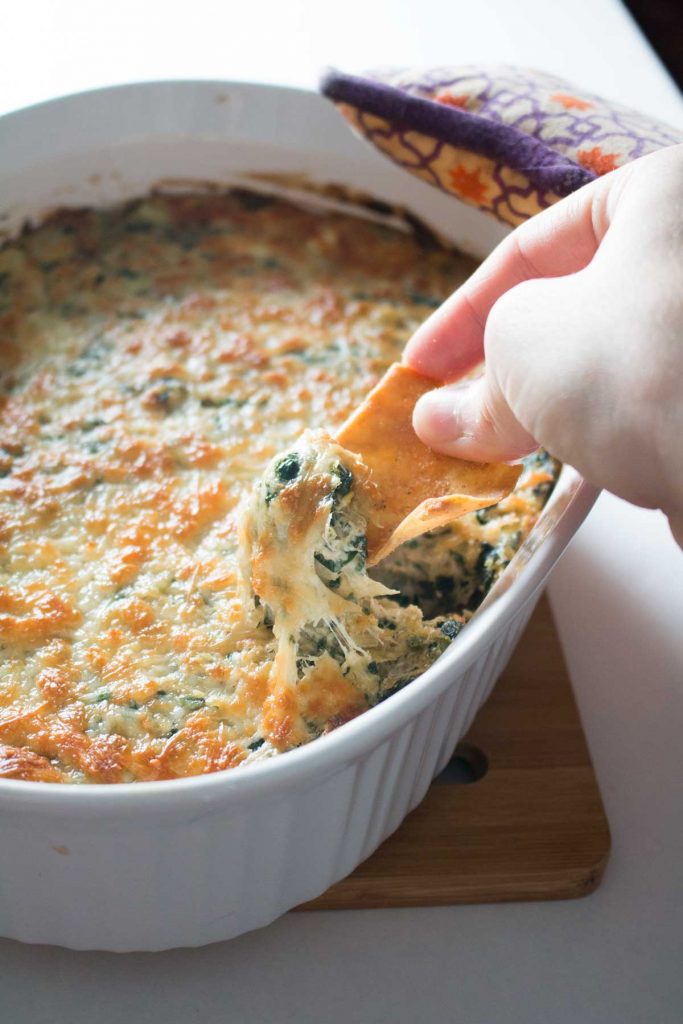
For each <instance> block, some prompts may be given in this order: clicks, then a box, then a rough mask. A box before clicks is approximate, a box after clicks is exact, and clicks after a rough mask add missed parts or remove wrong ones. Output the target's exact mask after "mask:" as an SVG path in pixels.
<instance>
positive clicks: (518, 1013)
mask: <svg viewBox="0 0 683 1024" xmlns="http://www.w3.org/2000/svg"><path fill="white" fill-rule="evenodd" d="M0 10H1V12H2V34H1V35H0V39H1V41H2V55H1V58H0V112H4V111H6V110H10V109H13V108H15V107H18V106H22V105H25V104H28V103H32V102H36V101H38V100H41V99H45V98H48V97H51V96H55V95H58V94H63V93H66V92H71V91H75V90H79V89H84V88H91V87H93V86H97V85H104V84H110V83H113V82H122V81H130V80H135V79H137V80H143V79H153V78H198V77H199V78H226V79H231V78H232V79H247V80H252V81H268V82H282V83H286V84H294V85H308V86H314V84H315V81H316V78H317V74H318V72H319V70H320V68H321V67H323V66H325V65H330V64H332V65H336V66H338V67H341V68H343V69H346V70H351V71H353V70H361V69H362V68H364V67H378V66H387V65H392V66H400V65H405V64H422V65H429V64H432V65H433V64H439V63H456V64H457V63H475V62H487V63H494V62H509V63H518V64H527V65H530V66H534V67H537V68H542V69H545V70H548V71H552V72H555V73H557V74H561V75H564V76H566V77H568V78H569V79H570V80H573V81H574V82H575V83H576V84H578V85H581V86H583V87H584V88H588V89H590V90H593V91H597V92H602V93H603V94H605V95H607V96H610V97H613V98H617V99H619V100H620V101H622V102H624V103H627V104H631V105H634V106H639V107H640V108H641V109H643V110H646V111H648V112H650V113H652V114H655V115H658V116H660V117H661V118H663V119H665V120H668V121H669V122H671V123H674V124H677V125H678V126H679V127H682V126H683V104H682V103H681V101H680V99H679V97H678V94H677V92H676V90H675V88H674V86H673V85H672V83H671V82H670V80H669V79H667V77H666V74H665V72H664V71H663V69H662V68H661V65H659V64H658V62H657V60H656V58H655V57H654V56H653V54H652V52H651V50H650V49H649V47H648V46H647V44H646V43H645V42H644V40H643V38H642V37H641V36H640V35H639V33H638V31H637V29H636V28H635V26H634V25H633V23H632V21H631V20H630V18H629V16H628V15H627V14H626V12H625V11H624V9H623V8H622V7H621V5H620V4H619V3H617V2H616V0H573V2H572V3H559V2H556V0H545V2H541V0H515V2H514V3H512V2H508V0H469V2H463V0H450V2H448V3H446V2H445V0H444V2H441V0H421V2H407V0H346V2H343V3H342V2H338V3H335V4H332V3H327V2H320V3H317V4H316V3H315V2H312V0H308V2H307V0H288V2H287V3H283V2H277V0H258V2H255V0H241V2H240V3H239V4H237V3H233V2H229V0H228V2H225V0H224V2H222V3H211V2H209V0H187V2H186V3H183V4H180V3H177V2H173V0H167V2H166V3H161V2H157V0H154V2H147V3H144V0H137V2H132V0H119V2H118V3H112V4H109V5H104V4H101V3H96V2H95V0H60V2H58V0H54V2H48V0H45V2H38V0H28V2H25V3H23V4H21V3H20V2H15V3H12V4H9V3H6V4H3V5H1V7H0ZM1 158H2V154H0V159H1ZM551 597H552V601H553V606H554V609H555V612H556V616H557V618H558V621H559V627H560V632H561V636H562V640H563V644H564V647H565V651H566V654H567V659H568V662H569V666H570V671H571V675H572V679H573V682H574V686H575V689H576V692H577V697H578V700H579V704H580V708H581V712H582V716H583V719H584V724H585V728H586V732H587V735H588V739H589V743H590V747H591V751H592V754H593V758H594V761H595V764H596V770H597V773H598V777H599V780H600V784H601V788H602V792H603V796H604V800H605V804H606V807H607V812H608V817H609V819H610V825H611V828H612V834H613V853H612V857H611V861H610V864H609V867H608V870H607V873H606V876H605V879H604V882H603V884H602V886H601V888H600V889H599V890H598V891H597V892H596V893H595V894H594V895H593V896H591V897H589V898H587V899H584V900H580V901H572V902H567V903H553V904H516V905H507V906H484V907H454V908H448V907H444V908H435V909H427V908H425V909H420V910H393V911H348V912H344V913H325V914H305V915H289V916H287V917H285V918H283V919H281V920H280V921H278V922H277V923H276V924H274V925H272V926H271V927H269V928H267V929H265V930H263V931H260V932H255V933H252V934H250V935H247V936H244V937H242V938H240V939H236V940H233V941H232V942H230V943H223V944H218V945H214V946H211V947H208V948H206V949H202V950H178V951H175V952H172V953H162V954H145V955H140V954H136V955H129V956H119V955H115V954H104V953H73V952H69V951H66V950H59V949H51V948H47V947H28V946H22V945H20V944H18V943H13V942H7V941H0V1021H2V1024H4V1022H5V1021H7V1022H9V1021H11V1022H12V1024H43V1022H45V1024H48V1022H49V1024H67V1022H68V1024H80V1022H86V1021H87V1022H88V1024H92V1021H93V1020H94V1021H96V1022H97V1024H110V1022H111V1024H114V1022H116V1024H120V1022H121V1021H130V1022H131V1024H142V1022H147V1021H151V1022H156V1021H163V1022H164V1024H180V1022H182V1024H190V1022H194V1021H202V1022H210V1024H213V1022H214V1021H230V1022H232V1021H236V1022H241V1021H245V1022H247V1021H248V1022H250V1024H258V1022H261V1021H268V1022H270V1021H273V1022H277V1024H279V1022H282V1024H285V1022H289V1021H291V1022H297V1024H308V1022H310V1024H314V1022H315V1024H336V1022H339V1024H342V1022H343V1024H354V1022H361V1024H375V1022H377V1024H379V1022H384V1021H386V1022H392V1024H414V1022H421V1024H432V1022H437V1021H439V1022H440V1021H444V1022H448V1024H450V1022H458V1024H460V1022H462V1024H498V1022H500V1024H537V1022H538V1024H541V1022H543V1024H546V1022H548V1024H612V1022H615V1024H616V1022H619V1024H640V1022H643V1024H645V1022H647V1024H674V1022H675V1024H679V1022H680V1021H681V1020H683V753H682V751H683V744H682V742H681V735H682V733H683V555H682V554H681V552H680V551H679V550H678V548H677V547H676V546H675V544H674V543H673V541H672V539H671V537H670V534H669V532H668V528H667V526H666V522H665V520H664V519H663V517H662V516H661V515H660V514H659V513H656V512H644V511H641V510H637V509H634V508H631V507H630V506H627V505H625V504H624V503H623V502H619V501H617V500H616V499H614V498H611V497H608V496H603V498H602V499H601V500H600V501H599V503H598V505H597V507H596V509H595V511H594V512H593V513H592V515H591V517H590V518H589V520H588V522H587V523H586V524H585V526H584V527H583V529H582V530H581V532H580V534H579V536H578V537H577V538H576V540H575V541H574V544H573V545H572V547H571V549H570V550H569V552H568V553H567V555H566V556H565V558H564V559H563V561H562V563H561V564H560V566H559V568H558V569H557V571H556V572H555V575H554V578H553V582H552V584H551ZM0 829H1V823H0ZM0 841H1V834H0Z"/></svg>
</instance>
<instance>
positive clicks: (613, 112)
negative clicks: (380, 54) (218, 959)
mask: <svg viewBox="0 0 683 1024" xmlns="http://www.w3.org/2000/svg"><path fill="white" fill-rule="evenodd" d="M321 91H322V93H323V95H325V96H327V97H328V98H329V99H331V100H332V101H333V102H334V103H335V104H336V106H337V108H338V109H339V110H340V112H341V113H342V114H343V116H344V117H345V118H346V119H347V120H348V121H349V123H350V124H351V126H352V128H353V129H354V130H355V131H356V132H357V133H358V134H359V135H361V136H362V137H363V138H365V139H367V140H368V141H369V142H371V143H372V144H373V145H374V146H376V147H377V149H379V150H380V151H381V152H382V153H384V154H385V155H386V156H388V157H390V158H391V159H392V160H394V161H395V162H396V163H398V164H399V165H400V166H401V167H403V168H405V169H406V170H408V171H410V172H411V173H413V174H416V175H417V176H418V177H419V178H422V179H423V180H424V181H427V182H429V183H430V184H432V185H436V186H438V187H439V188H441V189H443V190H444V191H445V192H449V193H451V194H453V195H455V196H457V197H458V198H459V199H461V200H463V201H464V202H466V203H469V204H470V205H472V206H476V207H478V208H479V209H480V210H483V211H484V212H486V213H488V214H491V215H492V216H494V217H496V218H497V219H498V220H500V221H503V222H504V223H506V224H512V225H515V224H519V223H520V222H521V221H523V220H526V219H528V218H529V217H531V216H533V214H534V213H537V212H538V211H539V210H542V209H544V208H545V207H547V206H549V205H550V204H551V203H554V202H557V200H558V199H562V198H563V197H564V196H566V195H569V193H570V192H574V191H575V190H576V189H577V188H580V187H581V186H582V185H585V184H587V183H588V182H590V181H593V180H594V179H595V178H597V177H598V176H599V175H601V174H606V173H607V172H608V171H612V170H614V169H615V168H617V167H621V166H622V165H623V164H625V163H628V162H629V161H630V160H635V159H637V158H638V157H640V156H645V154H647V153H651V152H653V151H654V150H657V149H661V148H663V147H664V146H672V145H675V144H676V143H678V142H683V133H681V132H679V131H676V129H674V128H670V127H668V126H667V125H665V124H662V123H660V122H658V121H655V120H653V119H652V118H649V117H647V116H646V115H644V114H640V113H638V112H637V111H635V110H629V109H627V108H626V107H622V106H620V105H619V104H617V103H612V102H611V101H608V100H604V99H601V98H600V97H599V96H594V95H592V94H590V93H587V92H584V91H583V90H577V89H575V88H574V87H573V86H571V85H570V84H568V83H567V82H565V81H563V80H562V79H559V78H554V77H553V76H551V75H547V74H543V73H541V72H538V71H528V70H525V69H523V68H515V67H499V68H479V67H461V68H436V69H432V70H427V71H390V72H378V73H375V72H372V73H369V74H368V75H364V76H361V77H358V76H354V75H346V74H342V73H341V72H338V71H334V70H332V71H329V72H327V73H326V75H325V76H324V78H323V80H322V82H321Z"/></svg>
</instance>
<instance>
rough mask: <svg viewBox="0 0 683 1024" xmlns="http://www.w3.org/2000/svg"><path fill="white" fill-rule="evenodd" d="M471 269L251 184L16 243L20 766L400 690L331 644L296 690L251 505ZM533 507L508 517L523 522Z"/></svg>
mask: <svg viewBox="0 0 683 1024" xmlns="http://www.w3.org/2000/svg"><path fill="white" fill-rule="evenodd" d="M472 269H473V264H472V262H471V261H469V260H467V259H465V258H464V257H462V256H458V255H457V254H453V253H447V252H442V251H438V250H427V249H424V248H421V246H420V245H419V244H418V242H417V241H415V240H414V239H413V238H411V237H408V236H405V235H402V234H400V233H398V232H396V231H393V230H388V229H387V228H385V227H382V226H378V225H374V224H369V223H365V222H362V221H359V220H357V219H355V218H352V217H347V216H341V215H329V214H325V215H321V214H318V213H315V212H310V211H305V210H302V209H299V208H297V207H295V206H293V205H290V204H288V203H286V202H281V201H271V200H268V199H264V198H263V197H260V196H254V195H252V194H249V193H233V194H227V195H212V196H183V197H179V196H176V197H154V198H149V199H144V200H141V201H138V202H135V203H132V204H129V205H128V206H126V207H125V208H120V209H113V210H108V211H61V212H60V213H58V214H56V215H55V216H53V217H52V218H51V219H49V220H48V221H47V222H46V223H45V224H43V225H42V226H41V227H39V228H37V229H35V230H32V231H28V232H26V233H25V234H24V235H23V236H22V237H21V238H20V239H19V240H17V241H16V242H13V243H11V244H9V245H7V246H6V247H5V248H4V249H2V250H0V647H1V649H2V652H1V653H2V661H1V663H0V775H4V776H6V777H12V778H21V779H29V780H30V779H34V780H47V781H61V782H121V781H137V780H157V779H168V778H174V777H178V776H185V775H192V774H199V773H203V772H210V771H217V770H222V769H226V768H231V767H234V766H236V765H241V764H245V763H248V762H249V761H251V760H252V759H254V758H258V757H263V756H270V755H271V754H273V753H275V752H276V751H278V750H281V749H286V748H287V747H289V746H292V745H294V744H296V743H299V742H304V741H305V740H307V739H309V738H311V737H313V736H315V735H317V734H319V733H320V732H324V731H326V730H327V729H329V728H332V727H334V726H335V725H338V724H339V723H340V722H342V721H344V720H346V719H347V718H348V717H351V716H352V715H354V714H357V713H358V711H359V710H362V708H363V707H365V706H367V705H368V703H371V702H372V701H373V700H374V699H375V698H376V699H379V698H380V697H381V696H383V695H385V694H386V693H387V692H389V688H390V687H389V686H384V687H380V686H378V685H377V684H376V683H375V684H374V689H373V683H372V680H370V679H369V678H366V677H369V676H373V673H372V672H366V673H365V675H363V682H364V685H363V686H360V688H359V686H358V683H357V680H356V679H355V678H352V679H350V678H349V677H348V675H344V673H343V671H342V672H340V660H339V654H338V652H337V651H332V652H331V653H330V652H329V651H324V652H317V653H316V656H315V658H313V657H309V659H308V660H309V661H310V662H311V663H310V664H307V665H306V667H304V665H303V663H302V664H301V665H300V666H299V667H298V668H297V670H296V684H295V689H296V693H295V697H294V698H293V696H292V688H291V687H289V690H283V691H282V693H278V694H275V696H274V691H273V686H272V680H273V664H274V659H275V657H276V655H277V652H278V650H279V648H280V642H279V640H278V638H277V637H276V636H275V635H274V633H273V628H272V623H270V621H269V620H268V619H267V618H266V617H265V616H264V614H262V612H263V609H261V613H259V610H258V608H255V607H254V602H253V597H252V595H251V594H249V593H248V591H247V590H245V585H244V580H243V579H242V576H241V573H240V570H239V557H238V531H239V525H238V521H239V511H240V509H241V508H242V503H243V502H244V500H246V498H245V496H246V495H248V494H249V493H250V492H251V489H252V487H253V483H254V481H255V480H257V479H258V478H259V477H260V476H261V474H262V473H263V472H264V470H265V469H266V467H267V466H268V464H269V462H270V460H272V459H273V457H274V456H275V455H276V453H277V452H279V451H281V450H283V449H286V448H287V447H288V446H291V445H292V444H294V442H295V441H296V439H297V438H298V437H299V436H300V434H301V431H302V429H304V428H306V427H308V426H319V427H320V426H322V427H325V428H326V429H328V430H330V431H334V429H335V428H336V427H338V426H339V425H340V424H341V423H342V422H343V421H344V419H345V418H346V417H347V416H348V414H349V412H350V411H351V410H352V409H353V408H354V407H355V406H356V405H358V404H359V402H360V401H361V399H362V398H363V396H364V395H365V394H366V393H367V391H368V390H369V389H370V388H371V387H372V386H373V385H374V384H375V383H376V381H377V380H378V379H379V377H380V376H381V374H382V373H383V371H384V370H385V369H386V367H387V366H388V365H389V364H390V363H391V362H393V361H395V360H396V359H397V358H398V357H399V355H400V352H401V349H402V347H403V345H404V343H405V341H406V340H407V338H408V337H409V336H410V334H411V333H412V332H413V331H414V329H415V328H416V327H417V326H418V324H419V323H420V322H421V321H422V319H424V316H425V315H426V313H427V312H428V310H429V308H431V307H434V306H436V305H438V304H439V302H440V301H441V300H442V299H443V298H444V297H445V296H446V295H447V294H448V293H450V291H451V290H452V289H453V288H454V287H456V286H457V285H458V284H459V283H460V282H461V281H462V280H463V279H464V278H465V277H466V276H467V275H468V274H469V273H470V272H471V270H472ZM520 501H521V502H522V504H523V506H524V509H525V508H526V504H525V503H524V499H523V497H522V498H520ZM534 514H535V510H534V509H532V511H531V513H530V514H529V515H528V516H526V512H525V511H524V510H523V509H522V510H521V511H516V512H515V511H512V510H511V516H512V518H511V519H510V522H511V523H512V524H513V525H514V524H515V523H516V522H519V523H522V522H523V524H524V525H520V526H519V528H518V531H517V532H518V533H519V534H520V535H521V533H522V532H523V530H524V529H526V528H527V526H528V523H529V522H531V520H532V519H533V515H534ZM525 516H526V518H525ZM515 517H517V518H515ZM468 518H469V517H468ZM461 529H463V530H466V524H464V525H463V526H462V527H461ZM510 529H512V526H511V527H510ZM515 529H517V527H515ZM449 543H450V541H449ZM487 543H488V541H487ZM437 547H438V545H437ZM430 557H433V558H435V559H436V558H437V557H440V556H437V555H436V554H435V553H433V554H432V555H430ZM395 564H396V565H398V563H395ZM399 570H400V571H399ZM417 571H418V569H417V563H416V562H415V563H414V564H412V565H411V566H410V568H409V570H408V568H406V567H403V568H401V567H400V566H399V568H398V569H397V572H398V575H401V573H403V576H404V577H405V579H406V580H408V579H409V578H410V579H412V574H413V573H415V572H417ZM323 575H324V574H323ZM385 582H386V581H385ZM369 585H370V584H368V586H369ZM373 586H375V587H378V586H379V584H374V585H373ZM387 586H388V587H392V586H393V584H392V583H391V582H389V583H388V584H387ZM377 594H380V591H379V590H378V591H377ZM371 599H372V601H379V602H389V598H387V597H382V596H381V595H380V596H372V597H371ZM390 612H391V614H392V615H393V616H394V619H395V621H396V623H397V628H396V629H395V630H393V632H394V633H396V635H397V637H398V636H401V637H402V638H403V637H404V636H405V637H406V638H409V637H410V635H412V633H411V631H413V632H414V633H415V635H417V634H418V633H419V631H420V629H422V628H423V625H422V615H421V613H420V611H419V609H418V608H417V607H415V606H413V605H411V606H409V607H401V606H400V605H399V604H396V602H391V606H390ZM307 615H308V617H309V618H311V621H314V614H313V613H307ZM311 616H312V617H311ZM399 619H400V628H399V626H398V622H399ZM354 628H355V627H354ZM383 628H384V631H385V632H392V630H391V629H390V628H389V627H383ZM430 628H431V627H430ZM309 632H310V634H311V635H310V637H309V638H307V637H302V638H301V645H300V647H301V654H300V658H305V657H306V656H307V650H308V651H309V652H310V650H312V645H314V644H315V643H316V642H317V641H316V638H315V629H313V630H310V631H309ZM355 639H356V638H355V637H354V641H355ZM395 642H396V643H397V644H399V640H398V639H397V640H396V641H395ZM387 643H388V641H387ZM400 643H401V644H402V643H403V639H401V641H400ZM306 644H308V645H309V647H308V648H307V647H306ZM405 648H406V651H412V650H413V648H411V647H410V643H409V642H408V640H406V642H405ZM434 653H436V652H432V654H431V656H434ZM417 654H418V655H419V657H418V658H416V657H413V656H412V655H411V657H413V660H412V661H411V660H410V657H408V656H407V655H406V658H405V659H404V661H403V663H402V672H401V673H398V672H395V673H394V678H395V682H396V685H400V684H403V683H404V682H407V681H408V680H409V679H410V678H413V677H414V675H416V674H417V673H418V672H419V671H421V669H422V667H423V666H424V653H423V651H418V652H417ZM420 659H422V660H420ZM361 660H362V659H361ZM366 662H367V659H366ZM398 662H399V663H400V662H401V659H400V658H399V659H398ZM283 678H284V677H283ZM287 678H288V679H289V680H290V681H291V679H292V675H291V665H288V667H287ZM359 678H360V676H359ZM278 701H279V704H278Z"/></svg>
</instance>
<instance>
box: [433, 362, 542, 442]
mask: <svg viewBox="0 0 683 1024" xmlns="http://www.w3.org/2000/svg"><path fill="white" fill-rule="evenodd" d="M413 427H414V429H415V433H416V434H417V436H418V437H419V438H420V440H421V441H422V442H423V443H424V444H426V445H427V446H428V447H429V448H434V449H435V450H436V451H440V452H443V453H444V454H445V455H451V456H454V457H456V458H459V459H468V460H472V461H476V462H501V461H502V462H509V461H512V460H513V459H520V458H522V456H524V455H528V454H529V453H530V452H533V451H535V449H536V448H538V443H537V442H536V441H535V440H534V438H533V437H532V436H531V434H529V433H527V431H526V430H525V429H524V427H523V426H522V425H521V423H520V422H519V421H518V420H517V418H516V417H515V415H514V413H513V412H512V410H511V409H510V406H509V405H508V403H507V402H506V400H505V398H504V396H503V394H502V392H501V390H500V388H499V387H498V385H497V384H496V381H495V380H494V379H493V377H492V376H491V374H489V373H485V374H484V376H482V377H478V378H477V379H476V380H469V381H464V382H463V381H460V382H458V383H457V384H447V385H446V386H445V387H443V388H438V389H436V390H435V391H429V392H428V393H427V394H426V395H423V396H422V398H421V399H420V400H419V401H418V403H417V405H416V406H415V411H414V413H413Z"/></svg>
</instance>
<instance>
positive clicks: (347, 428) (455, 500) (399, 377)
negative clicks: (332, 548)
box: [336, 363, 521, 565]
mask: <svg viewBox="0 0 683 1024" xmlns="http://www.w3.org/2000/svg"><path fill="white" fill-rule="evenodd" d="M438 386H439V384H438V382H437V381H434V380H431V379H430V378H428V377H423V376H422V375H421V374H419V373H416V372H415V371H414V370H411V369H409V367H407V366H402V365H401V364H400V363H394V365H393V366H391V367H390V368H389V369H388V370H387V372H386V374H385V375H384V377H383V378H382V380H381V381H380V382H379V384H378V385H377V386H376V387H375V388H374V389H373V390H372V391H371V392H370V394H369V395H368V396H367V398H366V399H365V401H364V402H363V404H362V405H361V406H360V408H358V409H357V410H356V412H355V413H354V414H353V415H352V416H351V417H350V418H349V419H348V420H347V421H346V423H345V424H344V425H343V426H342V427H341V429H340V430H339V432H338V434H337V437H336V440H337V441H338V442H339V444H341V445H343V447H344V448H348V449H349V450H350V451H352V452H356V453H357V454H358V455H360V457H361V459H362V460H363V462H364V463H365V464H366V466H367V467H368V469H369V470H370V473H371V476H372V480H373V483H374V484H375V486H376V489H374V488H373V491H372V492H371V493H373V495H374V497H373V499H372V508H371V510H370V521H369V522H368V564H369V565H374V564H375V562H379V561H380V560H381V559H382V558H385V557H386V556H387V555H388V554H389V553H390V552H391V551H393V550H394V548H396V547H398V545H399V544H403V543H405V541H407V540H410V539H411V538H413V537H418V536H419V535H420V534H422V533H426V532H427V531H428V530H433V529H435V528H436V527H438V526H445V525H446V524H447V523H450V522H451V521H452V520H453V519H458V518H459V517H460V516H462V515H464V514H465V513H466V512H473V511H475V509H478V508H486V507H487V506H488V505H495V504H496V502H498V501H500V500H501V499H502V498H504V497H505V496H506V495H507V494H509V493H510V491H511V490H512V489H513V487H514V486H515V483H516V481H517V478H518V477H519V474H520V472H521V467H520V466H508V465H506V464H505V463H503V462H465V461H464V459H452V458H450V457H449V456H448V455H441V454H440V453H439V452H435V451H432V449H431V448H427V446H426V445H424V444H423V443H422V441H420V439H419V438H418V436H417V434H416V433H415V431H414V430H413V422H412V420H413V409H414V408H415V403H416V402H417V400H418V398H420V396H421V395H424V394H425V392H427V391H432V390H433V389H434V388H435V387H438Z"/></svg>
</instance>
